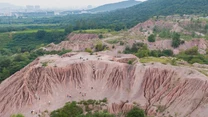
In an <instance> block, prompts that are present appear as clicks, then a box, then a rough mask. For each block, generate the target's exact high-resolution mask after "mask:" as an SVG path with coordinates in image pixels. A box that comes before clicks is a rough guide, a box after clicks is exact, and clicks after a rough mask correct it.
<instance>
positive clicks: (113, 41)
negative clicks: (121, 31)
mask: <svg viewBox="0 0 208 117" xmlns="http://www.w3.org/2000/svg"><path fill="white" fill-rule="evenodd" d="M106 42H107V43H109V44H117V43H118V42H120V41H119V39H112V40H107V41H106Z"/></svg>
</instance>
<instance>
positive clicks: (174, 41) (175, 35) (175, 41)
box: [172, 33, 181, 48]
mask: <svg viewBox="0 0 208 117" xmlns="http://www.w3.org/2000/svg"><path fill="white" fill-rule="evenodd" d="M180 44H181V40H180V34H178V33H173V36H172V47H174V48H177V47H178V46H179V45H180Z"/></svg>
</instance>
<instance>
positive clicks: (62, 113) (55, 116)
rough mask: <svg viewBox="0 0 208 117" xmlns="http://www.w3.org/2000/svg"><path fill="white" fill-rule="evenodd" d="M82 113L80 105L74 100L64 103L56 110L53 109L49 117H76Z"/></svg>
mask: <svg viewBox="0 0 208 117" xmlns="http://www.w3.org/2000/svg"><path fill="white" fill-rule="evenodd" d="M82 113H83V110H82V108H81V107H79V106H77V104H76V102H72V103H66V105H65V106H64V107H63V108H61V109H58V110H55V111H53V112H52V113H51V114H50V117H77V116H79V115H81V114H82Z"/></svg>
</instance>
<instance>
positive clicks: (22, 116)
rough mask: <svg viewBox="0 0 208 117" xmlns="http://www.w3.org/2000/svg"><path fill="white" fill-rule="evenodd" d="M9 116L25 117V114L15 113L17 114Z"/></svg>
mask: <svg viewBox="0 0 208 117" xmlns="http://www.w3.org/2000/svg"><path fill="white" fill-rule="evenodd" d="M11 117H25V116H24V115H22V114H17V115H12V116H11Z"/></svg>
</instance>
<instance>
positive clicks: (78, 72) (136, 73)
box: [0, 53, 208, 117]
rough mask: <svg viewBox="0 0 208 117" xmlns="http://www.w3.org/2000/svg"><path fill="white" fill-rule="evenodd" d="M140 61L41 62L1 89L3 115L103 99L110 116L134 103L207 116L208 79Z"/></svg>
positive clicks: (71, 57) (158, 112) (154, 111)
mask: <svg viewBox="0 0 208 117" xmlns="http://www.w3.org/2000/svg"><path fill="white" fill-rule="evenodd" d="M128 60H132V61H133V64H132V65H129V64H127V63H126V61H128ZM137 61H138V60H137V58H136V57H135V56H133V55H122V54H120V55H119V56H111V55H106V54H105V53H98V54H97V55H89V54H88V53H68V54H65V55H63V56H58V55H48V56H43V57H39V58H38V59H36V60H35V61H33V62H32V63H31V64H29V65H28V66H26V67H25V68H23V69H22V70H20V71H19V72H17V73H15V74H14V75H12V76H11V77H10V78H8V79H7V80H5V81H4V82H2V83H1V84H0V95H1V97H0V116H1V117H8V116H10V115H11V114H13V113H23V114H24V115H25V116H26V117H29V116H31V113H30V112H31V110H40V111H44V110H48V111H53V110H55V109H57V108H60V107H62V106H63V105H64V104H65V103H66V102H68V101H73V100H76V101H79V100H87V99H96V100H99V99H103V98H105V97H106V98H107V99H108V110H109V112H111V113H119V112H121V111H123V112H125V111H128V110H130V109H131V108H132V107H133V106H134V104H135V103H136V104H137V105H139V106H140V107H141V108H143V109H144V110H145V112H146V113H148V115H153V116H158V117H163V116H168V115H171V116H174V115H175V114H177V116H178V117H206V116H208V113H207V111H208V107H207V106H208V97H207V96H208V84H207V81H208V79H207V77H206V76H205V75H203V74H201V73H199V72H197V71H196V70H194V69H191V68H188V67H177V66H171V65H162V64H160V63H154V64H152V63H151V64H141V63H137ZM67 95H71V98H68V97H67ZM48 102H50V105H49V104H48Z"/></svg>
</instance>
